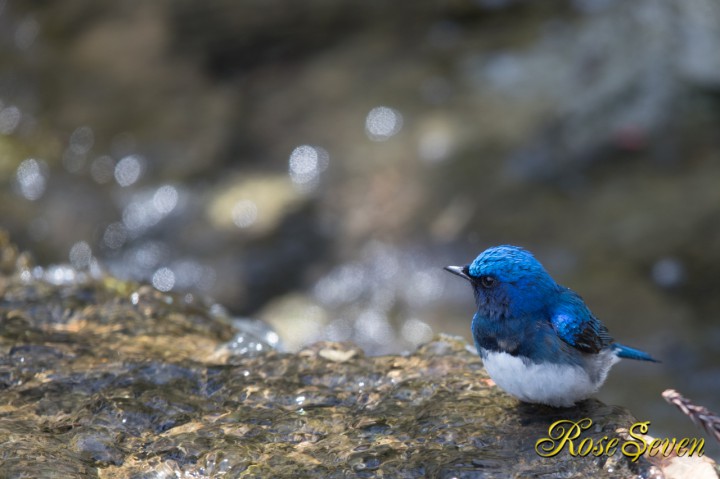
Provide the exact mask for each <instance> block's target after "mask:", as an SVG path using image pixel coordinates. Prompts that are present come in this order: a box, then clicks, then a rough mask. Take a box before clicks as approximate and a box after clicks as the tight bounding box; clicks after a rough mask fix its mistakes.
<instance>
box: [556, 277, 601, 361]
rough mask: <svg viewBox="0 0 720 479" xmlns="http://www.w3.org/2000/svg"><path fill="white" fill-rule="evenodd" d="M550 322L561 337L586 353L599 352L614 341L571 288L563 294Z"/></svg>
mask: <svg viewBox="0 0 720 479" xmlns="http://www.w3.org/2000/svg"><path fill="white" fill-rule="evenodd" d="M550 322H551V323H552V326H553V328H554V329H555V332H556V333H557V335H558V336H559V337H560V339H562V340H563V341H565V342H566V343H567V344H569V345H570V346H572V347H574V348H575V349H577V350H579V351H582V352H584V353H599V352H600V351H601V350H602V349H605V348H606V347H608V346H609V345H610V344H612V342H613V339H612V337H611V336H610V333H609V332H608V330H607V328H606V327H605V325H604V324H602V323H601V322H600V320H598V319H597V318H596V317H595V316H593V314H592V313H591V312H590V310H589V309H588V307H587V306H585V303H584V302H583V300H582V298H581V297H580V296H578V295H577V294H576V293H575V292H573V291H571V290H569V289H566V290H565V291H563V293H562V294H561V296H560V301H558V303H557V305H556V307H555V308H554V311H553V312H552V317H551V320H550Z"/></svg>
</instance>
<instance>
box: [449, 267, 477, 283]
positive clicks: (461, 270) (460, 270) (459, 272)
mask: <svg viewBox="0 0 720 479" xmlns="http://www.w3.org/2000/svg"><path fill="white" fill-rule="evenodd" d="M443 269H444V270H445V271H450V272H451V273H452V274H456V275H458V276H460V277H461V278H465V279H466V280H468V281H472V278H471V277H470V276H468V274H467V273H466V272H465V267H464V266H445V268H443Z"/></svg>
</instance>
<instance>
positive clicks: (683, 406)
mask: <svg viewBox="0 0 720 479" xmlns="http://www.w3.org/2000/svg"><path fill="white" fill-rule="evenodd" d="M662 396H663V398H664V399H665V400H666V401H667V402H668V403H670V404H672V405H674V406H676V407H677V408H678V409H680V410H681V411H682V412H683V413H684V414H685V415H686V416H688V417H689V418H690V419H691V420H692V422H694V423H695V425H696V426H699V427H701V428H703V429H704V430H705V432H707V433H708V434H709V435H711V436H712V437H714V438H715V440H716V441H717V442H720V416H718V415H717V414H715V413H713V412H710V411H708V409H707V408H704V407H702V406H697V405H695V404H693V403H692V402H690V400H689V399H687V398H686V397H683V396H682V395H681V394H680V393H679V392H677V391H675V390H674V389H666V390H665V391H664V392H663V393H662Z"/></svg>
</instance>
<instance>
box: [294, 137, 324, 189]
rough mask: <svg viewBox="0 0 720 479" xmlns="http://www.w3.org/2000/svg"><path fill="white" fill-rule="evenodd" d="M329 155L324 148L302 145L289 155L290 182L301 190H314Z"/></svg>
mask: <svg viewBox="0 0 720 479" xmlns="http://www.w3.org/2000/svg"><path fill="white" fill-rule="evenodd" d="M329 160H330V155H329V154H328V152H327V151H326V150H325V149H324V148H320V147H317V146H310V145H302V146H298V147H297V148H295V149H294V150H293V151H292V153H291V154H290V159H289V161H288V172H289V174H290V179H291V180H292V182H293V183H294V184H295V185H296V186H299V187H300V188H301V189H314V188H315V187H316V186H317V184H318V180H319V178H320V173H322V172H323V171H325V169H326V168H327V166H328V163H329Z"/></svg>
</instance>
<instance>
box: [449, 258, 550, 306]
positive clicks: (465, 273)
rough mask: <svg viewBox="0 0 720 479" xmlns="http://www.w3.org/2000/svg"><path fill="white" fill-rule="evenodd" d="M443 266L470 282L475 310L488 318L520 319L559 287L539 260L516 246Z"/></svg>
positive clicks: (547, 301) (544, 302)
mask: <svg viewBox="0 0 720 479" xmlns="http://www.w3.org/2000/svg"><path fill="white" fill-rule="evenodd" d="M445 269H446V270H448V271H450V272H451V273H454V274H456V275H458V276H461V277H463V278H465V279H467V280H468V281H470V284H471V285H472V287H473V291H474V292H475V301H476V302H477V306H478V313H479V314H481V315H482V316H484V317H487V318H489V319H501V318H519V317H523V316H526V315H529V314H532V313H535V312H537V311H540V310H542V309H545V308H547V307H549V306H550V305H551V304H550V302H551V301H552V300H553V299H554V298H555V297H556V293H557V292H558V290H559V286H558V285H557V283H555V281H554V280H553V279H552V278H551V277H550V275H549V274H548V273H547V271H545V268H543V267H542V265H541V264H540V262H539V261H538V260H536V259H535V257H534V256H533V255H532V254H531V253H530V252H529V251H526V250H524V249H522V248H519V247H517V246H509V245H503V246H494V247H492V248H488V249H486V250H485V251H483V252H482V253H480V255H479V256H478V257H477V258H475V260H474V261H473V262H472V263H470V264H468V265H465V266H448V267H446V268H445Z"/></svg>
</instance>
